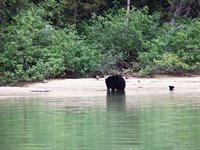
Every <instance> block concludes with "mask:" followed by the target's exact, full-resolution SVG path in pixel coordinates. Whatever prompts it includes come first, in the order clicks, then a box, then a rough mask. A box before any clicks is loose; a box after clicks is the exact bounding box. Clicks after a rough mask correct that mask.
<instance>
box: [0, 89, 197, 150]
mask: <svg viewBox="0 0 200 150" xmlns="http://www.w3.org/2000/svg"><path fill="white" fill-rule="evenodd" d="M199 139H200V95H198V94H189V95H177V94H173V93H172V94H166V95H135V96H133V95H132V96H128V95H125V94H120V95H119V94H108V95H107V96H102V97H67V98H57V99H56V98H34V97H33V98H10V99H8V98H7V99H3V98H1V101H0V149H2V150H199V147H200V140H199Z"/></svg>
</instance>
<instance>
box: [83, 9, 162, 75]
mask: <svg viewBox="0 0 200 150" xmlns="http://www.w3.org/2000/svg"><path fill="white" fill-rule="evenodd" d="M147 12H148V11H147V8H145V9H143V10H136V9H132V10H131V12H130V18H129V21H127V14H126V10H125V9H120V10H118V12H112V11H111V12H109V13H107V14H105V15H104V16H97V15H95V14H94V15H93V18H92V19H91V21H90V22H89V24H88V25H85V34H86V36H87V38H88V39H89V41H90V42H91V43H95V44H96V45H97V48H98V49H99V51H100V52H101V54H102V56H103V58H102V59H103V61H102V66H103V70H105V71H107V70H109V69H108V68H110V67H119V66H118V64H119V63H120V62H122V61H126V60H129V59H131V61H136V60H137V56H138V52H141V51H145V49H144V47H143V43H144V42H145V41H146V40H148V39H151V38H152V37H154V36H155V33H156V32H155V31H156V30H157V28H158V23H159V22H158V20H159V16H158V15H157V14H155V15H153V16H149V15H148V14H147ZM121 67H122V68H123V65H122V66H121ZM122 68H119V69H122Z"/></svg>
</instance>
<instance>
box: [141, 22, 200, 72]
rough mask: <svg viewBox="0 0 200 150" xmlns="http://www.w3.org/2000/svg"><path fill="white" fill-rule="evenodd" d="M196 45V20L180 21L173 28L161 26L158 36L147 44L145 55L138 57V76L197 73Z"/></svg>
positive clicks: (199, 31) (199, 48) (199, 51)
mask: <svg viewBox="0 0 200 150" xmlns="http://www.w3.org/2000/svg"><path fill="white" fill-rule="evenodd" d="M199 41H200V21H199V20H188V21H184V22H181V21H180V22H179V23H178V24H177V25H176V26H170V25H167V24H165V25H163V26H161V27H160V30H159V31H158V32H157V36H156V37H155V38H153V39H152V40H150V41H147V42H146V44H145V47H146V48H147V49H148V51H147V52H141V53H140V55H139V61H140V64H141V68H142V69H141V73H143V74H148V73H151V72H154V71H156V73H159V72H167V71H169V70H170V71H176V70H182V71H196V70H199V67H200V65H199V62H200V43H199Z"/></svg>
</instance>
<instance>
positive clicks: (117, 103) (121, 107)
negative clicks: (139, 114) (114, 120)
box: [106, 91, 126, 111]
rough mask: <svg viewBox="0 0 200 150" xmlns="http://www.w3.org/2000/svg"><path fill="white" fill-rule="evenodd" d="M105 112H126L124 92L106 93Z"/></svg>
mask: <svg viewBox="0 0 200 150" xmlns="http://www.w3.org/2000/svg"><path fill="white" fill-rule="evenodd" d="M106 110H107V111H126V95H125V91H107V105H106Z"/></svg>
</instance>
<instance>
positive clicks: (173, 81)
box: [0, 76, 200, 98]
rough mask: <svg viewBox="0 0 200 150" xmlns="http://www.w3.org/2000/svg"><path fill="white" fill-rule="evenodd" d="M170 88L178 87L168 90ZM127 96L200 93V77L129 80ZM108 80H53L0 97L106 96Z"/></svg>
mask: <svg viewBox="0 0 200 150" xmlns="http://www.w3.org/2000/svg"><path fill="white" fill-rule="evenodd" d="M169 85H172V86H174V87H175V89H174V91H169ZM125 91H126V95H136V94H168V93H169V92H174V93H180V94H181V93H182V94H189V93H196V94H198V93H200V77H199V76H198V77H157V78H129V79H126V89H125ZM106 92H107V90H106V85H105V78H100V79H99V80H97V79H94V78H83V79H53V80H48V81H47V83H42V82H38V83H30V84H26V85H24V86H22V87H9V86H4V87H0V98H6V97H24V96H25V97H28V96H29V97H30V96H31V97H35V96H36V97H38V96H39V97H82V96H87V97H90V96H92V97H93V96H104V95H106Z"/></svg>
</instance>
